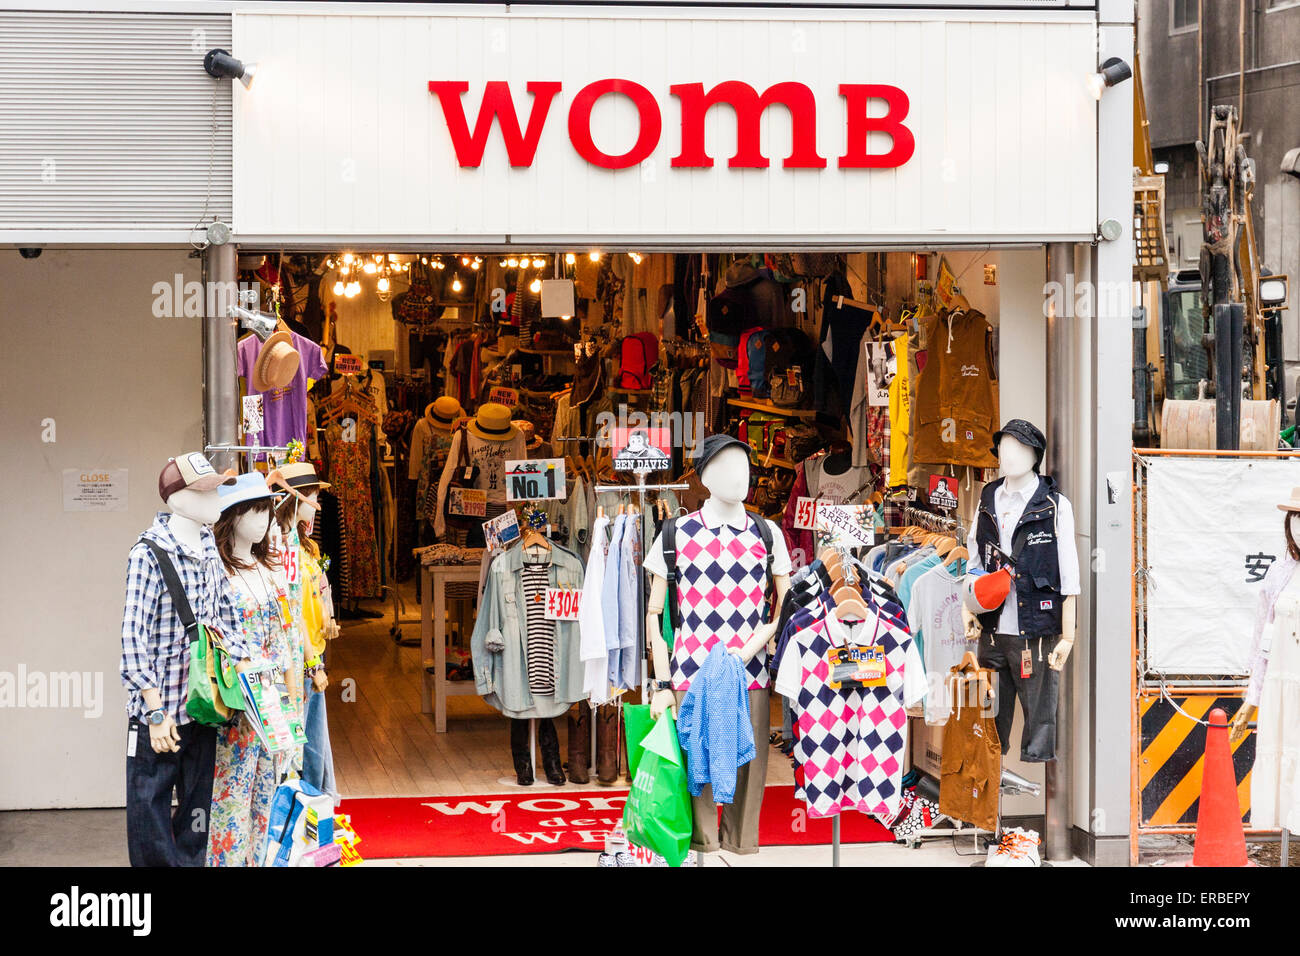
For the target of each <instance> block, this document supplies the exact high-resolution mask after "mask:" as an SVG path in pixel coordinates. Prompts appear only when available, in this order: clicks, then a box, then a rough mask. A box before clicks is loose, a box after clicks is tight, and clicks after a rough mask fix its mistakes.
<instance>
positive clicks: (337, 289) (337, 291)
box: [334, 279, 345, 296]
mask: <svg viewBox="0 0 1300 956" xmlns="http://www.w3.org/2000/svg"><path fill="white" fill-rule="evenodd" d="M344 289H345V286H344V285H343V280H342V279H340V280H339V281H338V282H335V283H334V295H335V296H340V295H342V294H343V291H344Z"/></svg>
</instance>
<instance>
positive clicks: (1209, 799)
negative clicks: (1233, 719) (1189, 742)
mask: <svg viewBox="0 0 1300 956" xmlns="http://www.w3.org/2000/svg"><path fill="white" fill-rule="evenodd" d="M1246 865H1247V860H1246V834H1245V833H1244V832H1243V831H1242V829H1241V806H1240V804H1238V802H1237V775H1236V773H1235V772H1234V771H1233V769H1232V751H1231V750H1230V749H1229V747H1228V715H1227V714H1226V713H1225V712H1224V711H1223V709H1222V708H1219V707H1216V708H1214V710H1212V711H1210V717H1209V727H1208V728H1206V731H1205V766H1204V770H1203V771H1202V774H1201V805H1200V809H1199V811H1198V812H1197V814H1196V849H1195V850H1194V851H1193V853H1192V866H1246Z"/></svg>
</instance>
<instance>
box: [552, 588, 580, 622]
mask: <svg viewBox="0 0 1300 956" xmlns="http://www.w3.org/2000/svg"><path fill="white" fill-rule="evenodd" d="M581 601H582V592H581V591H579V590H577V589H575V588H547V589H546V620H548V621H576V620H577V619H578V605H579V603H580V602H581Z"/></svg>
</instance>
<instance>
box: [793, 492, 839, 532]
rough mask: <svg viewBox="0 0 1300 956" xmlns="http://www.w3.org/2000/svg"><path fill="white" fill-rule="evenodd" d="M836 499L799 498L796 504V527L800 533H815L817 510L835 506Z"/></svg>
mask: <svg viewBox="0 0 1300 956" xmlns="http://www.w3.org/2000/svg"><path fill="white" fill-rule="evenodd" d="M835 500H836V499H834V498H798V499H796V500H795V503H794V526H795V529H796V530H799V531H815V530H816V528H817V509H819V508H824V507H826V506H827V505H833V504H835Z"/></svg>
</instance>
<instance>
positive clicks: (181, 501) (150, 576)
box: [120, 452, 248, 866]
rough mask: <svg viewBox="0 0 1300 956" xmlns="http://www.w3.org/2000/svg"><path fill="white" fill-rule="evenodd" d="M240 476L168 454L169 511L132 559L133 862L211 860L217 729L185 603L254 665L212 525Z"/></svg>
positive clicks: (165, 488)
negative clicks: (195, 700) (203, 704)
mask: <svg viewBox="0 0 1300 956" xmlns="http://www.w3.org/2000/svg"><path fill="white" fill-rule="evenodd" d="M233 481H234V479H233V478H228V477H226V476H224V475H219V474H217V472H216V471H215V470H214V469H213V467H212V465H211V464H209V462H208V460H207V459H206V458H205V457H204V456H203V455H202V454H201V453H199V452H191V453H188V454H184V455H178V456H177V457H175V458H172V459H169V460H168V462H167V464H166V465H164V466H163V469H162V471H161V472H160V473H159V475H158V496H159V497H160V498H161V499H162V500H163V501H164V502H166V504H167V507H168V508H169V509H170V511H168V512H159V513H158V514H157V515H156V516H155V517H154V521H153V525H152V526H151V527H150V528H149V529H148V530H146V531H145V532H144V533H143V534H142V535H141V536H140V540H139V541H138V542H136V544H135V545H134V546H133V547H132V548H131V552H130V555H129V558H128V562H127V588H126V596H125V601H124V607H123V612H122V657H121V667H120V670H121V674H122V683H123V684H124V685H125V686H126V688H127V691H128V700H127V713H128V715H129V718H130V719H129V723H128V734H127V746H126V754H127V762H126V810H127V850H128V853H129V856H130V860H131V865H132V866H202V865H203V860H204V850H205V848H206V846H207V839H208V833H207V830H208V826H207V822H208V808H209V807H210V805H211V803H212V780H213V762H214V759H215V747H216V728H214V727H210V726H205V725H203V724H200V723H198V722H196V721H194V720H193V719H191V718H190V716H189V714H188V712H187V711H186V698H187V695H188V689H189V653H190V640H191V635H190V634H189V633H187V631H186V628H185V625H184V623H182V613H181V609H180V607H178V603H180V604H188V605H189V612H190V614H192V615H193V618H194V620H195V621H196V622H204V623H208V624H211V625H216V626H218V627H219V629H220V630H221V631H222V632H223V633H224V635H225V649H226V651H227V652H228V653H229V654H230V655H231V657H232V658H233V659H234V660H235V661H236V662H237V665H236V666H237V667H239V668H240V669H241V670H242V669H244V668H245V667H246V665H247V660H246V659H247V657H248V650H247V648H246V647H245V645H244V643H243V641H242V639H241V636H240V634H239V629H238V624H237V619H236V616H235V609H234V604H233V601H232V596H231V594H230V589H229V587H228V586H227V584H226V579H225V575H224V574H223V573H222V570H221V559H220V557H219V555H218V551H217V547H216V542H215V539H214V537H213V533H212V531H211V530H210V529H209V528H208V525H210V524H212V523H213V522H214V521H215V520H216V519H217V517H218V516H219V515H220V513H221V505H220V500H219V497H218V493H217V489H218V488H219V487H221V486H222V485H225V484H227V483H229V482H233ZM173 571H174V572H175V585H176V586H178V587H179V590H180V592H181V593H183V601H181V600H180V598H179V597H178V598H177V600H176V601H174V600H173V598H172V589H171V588H170V587H169V586H168V584H167V574H170V572H173ZM165 572H166V573H165ZM173 800H174V801H175V803H176V809H175V811H173V809H172V803H173ZM196 824H201V825H196Z"/></svg>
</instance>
